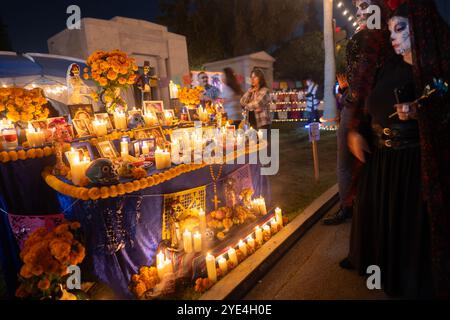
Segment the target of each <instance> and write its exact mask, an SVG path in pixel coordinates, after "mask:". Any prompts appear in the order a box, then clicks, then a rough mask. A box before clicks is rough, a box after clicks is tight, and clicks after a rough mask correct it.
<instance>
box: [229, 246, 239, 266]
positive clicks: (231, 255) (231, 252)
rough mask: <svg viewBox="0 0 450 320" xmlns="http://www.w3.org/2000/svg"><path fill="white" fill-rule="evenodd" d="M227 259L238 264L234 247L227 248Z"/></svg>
mask: <svg viewBox="0 0 450 320" xmlns="http://www.w3.org/2000/svg"><path fill="white" fill-rule="evenodd" d="M228 259H230V261H231V262H233V263H234V265H236V266H237V265H238V258H237V255H236V250H234V248H230V249H228Z"/></svg>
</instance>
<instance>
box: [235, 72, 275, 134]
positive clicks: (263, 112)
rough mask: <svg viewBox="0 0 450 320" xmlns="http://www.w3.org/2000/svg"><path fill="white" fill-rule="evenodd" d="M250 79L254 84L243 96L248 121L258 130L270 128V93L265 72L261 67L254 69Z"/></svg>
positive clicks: (242, 103)
mask: <svg viewBox="0 0 450 320" xmlns="http://www.w3.org/2000/svg"><path fill="white" fill-rule="evenodd" d="M250 80H251V83H252V86H251V87H250V89H248V91H247V92H246V93H245V94H244V96H243V97H242V98H241V105H242V107H243V108H244V109H245V111H246V113H247V121H248V122H249V124H250V126H252V127H253V128H255V129H257V130H259V129H270V125H271V123H272V120H271V118H270V111H269V109H270V94H269V88H268V87H267V83H266V78H265V76H264V73H263V72H262V70H260V69H253V71H252V73H251V77H250Z"/></svg>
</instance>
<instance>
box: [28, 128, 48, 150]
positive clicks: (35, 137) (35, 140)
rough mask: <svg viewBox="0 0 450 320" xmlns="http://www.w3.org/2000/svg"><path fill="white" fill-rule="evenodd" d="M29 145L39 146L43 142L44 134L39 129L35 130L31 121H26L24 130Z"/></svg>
mask: <svg viewBox="0 0 450 320" xmlns="http://www.w3.org/2000/svg"><path fill="white" fill-rule="evenodd" d="M25 133H26V137H27V141H28V144H29V145H30V147H32V148H33V147H40V146H42V145H44V143H45V134H44V132H41V129H39V128H38V129H37V130H35V129H34V128H33V126H32V125H31V123H28V129H27V130H26V131H25Z"/></svg>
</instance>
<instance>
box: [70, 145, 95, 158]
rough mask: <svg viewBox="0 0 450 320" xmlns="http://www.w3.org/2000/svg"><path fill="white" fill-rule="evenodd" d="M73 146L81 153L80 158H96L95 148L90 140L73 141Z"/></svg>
mask: <svg viewBox="0 0 450 320" xmlns="http://www.w3.org/2000/svg"><path fill="white" fill-rule="evenodd" d="M72 148H74V149H75V150H77V151H78V153H79V154H80V159H84V158H88V159H90V160H91V161H93V160H94V159H95V157H94V150H92V146H91V144H90V143H89V142H74V143H72Z"/></svg>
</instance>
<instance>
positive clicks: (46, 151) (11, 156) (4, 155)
mask: <svg viewBox="0 0 450 320" xmlns="http://www.w3.org/2000/svg"><path fill="white" fill-rule="evenodd" d="M54 153H55V149H54V148H53V147H44V148H32V149H28V150H27V151H25V150H19V151H15V150H12V151H2V152H0V162H2V163H7V162H10V161H11V162H14V161H17V160H27V159H35V158H43V157H48V156H51V155H53V154H54Z"/></svg>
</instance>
